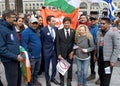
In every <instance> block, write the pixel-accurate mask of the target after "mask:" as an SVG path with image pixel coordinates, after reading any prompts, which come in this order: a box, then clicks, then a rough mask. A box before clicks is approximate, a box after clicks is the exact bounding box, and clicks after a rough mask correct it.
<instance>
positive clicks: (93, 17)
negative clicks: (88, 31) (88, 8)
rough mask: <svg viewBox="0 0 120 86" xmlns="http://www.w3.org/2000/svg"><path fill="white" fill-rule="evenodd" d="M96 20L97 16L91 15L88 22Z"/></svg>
mask: <svg viewBox="0 0 120 86" xmlns="http://www.w3.org/2000/svg"><path fill="white" fill-rule="evenodd" d="M97 19H98V16H97V15H92V16H90V20H97Z"/></svg>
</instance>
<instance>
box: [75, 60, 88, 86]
mask: <svg viewBox="0 0 120 86" xmlns="http://www.w3.org/2000/svg"><path fill="white" fill-rule="evenodd" d="M76 62H77V77H78V83H79V84H82V85H83V86H86V85H87V75H88V68H89V65H90V59H87V60H80V59H77V58H76Z"/></svg>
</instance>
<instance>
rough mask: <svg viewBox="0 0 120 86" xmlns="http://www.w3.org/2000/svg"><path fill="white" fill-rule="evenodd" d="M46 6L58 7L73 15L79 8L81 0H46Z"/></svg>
mask: <svg viewBox="0 0 120 86" xmlns="http://www.w3.org/2000/svg"><path fill="white" fill-rule="evenodd" d="M44 5H45V6H54V7H57V8H59V9H61V10H62V11H63V12H65V13H72V12H73V11H74V10H75V9H76V8H79V5H80V0H45V2H44Z"/></svg>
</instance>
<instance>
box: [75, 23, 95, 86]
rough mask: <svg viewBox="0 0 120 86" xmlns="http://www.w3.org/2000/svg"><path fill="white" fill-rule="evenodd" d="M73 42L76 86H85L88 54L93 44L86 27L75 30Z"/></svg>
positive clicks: (80, 26) (82, 26) (88, 61)
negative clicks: (74, 43) (75, 46)
mask: <svg viewBox="0 0 120 86" xmlns="http://www.w3.org/2000/svg"><path fill="white" fill-rule="evenodd" d="M75 42H76V45H77V47H78V48H77V49H76V62H77V71H78V72H77V77H78V85H77V86H87V75H88V68H89V63H90V55H89V52H90V51H92V50H94V43H93V38H92V35H91V34H90V32H89V29H88V27H87V26H86V25H83V24H81V25H79V26H78V27H77V29H76V34H75Z"/></svg>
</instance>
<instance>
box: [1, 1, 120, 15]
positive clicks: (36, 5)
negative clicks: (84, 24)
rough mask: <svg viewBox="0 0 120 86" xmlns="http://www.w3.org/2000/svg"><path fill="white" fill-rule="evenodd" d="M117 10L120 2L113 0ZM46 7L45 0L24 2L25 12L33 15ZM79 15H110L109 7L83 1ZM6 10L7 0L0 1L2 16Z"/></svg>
mask: <svg viewBox="0 0 120 86" xmlns="http://www.w3.org/2000/svg"><path fill="white" fill-rule="evenodd" d="M9 1H10V9H15V3H14V0H9ZM113 2H114V4H115V6H116V7H117V10H116V12H115V13H118V12H120V0H113ZM43 5H44V0H23V12H24V13H32V11H39V9H40V7H42V6H43ZM79 8H80V9H79V14H82V13H84V14H87V15H91V14H98V15H100V16H101V15H108V6H107V5H106V4H104V3H92V2H91V0H81V3H80V7H79ZM4 10H5V0H0V14H2V12H3V11H4Z"/></svg>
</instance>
